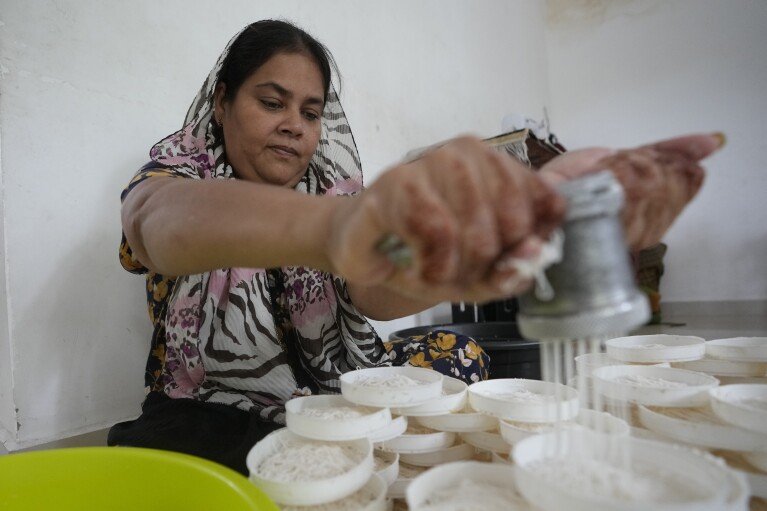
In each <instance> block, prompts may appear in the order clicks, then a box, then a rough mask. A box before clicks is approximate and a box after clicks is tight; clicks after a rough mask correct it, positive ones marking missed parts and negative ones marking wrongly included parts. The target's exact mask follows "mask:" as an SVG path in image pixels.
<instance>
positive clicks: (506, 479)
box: [406, 461, 530, 511]
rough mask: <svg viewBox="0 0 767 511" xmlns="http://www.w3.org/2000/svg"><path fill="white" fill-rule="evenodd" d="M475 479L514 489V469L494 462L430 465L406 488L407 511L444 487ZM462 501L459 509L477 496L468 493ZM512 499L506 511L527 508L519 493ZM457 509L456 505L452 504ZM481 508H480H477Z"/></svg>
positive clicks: (414, 508)
mask: <svg viewBox="0 0 767 511" xmlns="http://www.w3.org/2000/svg"><path fill="white" fill-rule="evenodd" d="M467 480H468V481H476V482H478V483H480V482H481V483H484V484H492V485H494V486H498V487H499V488H502V489H503V490H505V491H507V492H508V491H511V492H513V491H514V468H513V467H510V466H506V465H502V464H498V463H482V462H479V461H457V462H455V463H447V464H445V465H440V466H439V467H434V468H432V469H431V470H429V471H428V472H424V473H423V474H421V475H419V476H418V477H416V478H415V479H414V480H413V482H412V483H411V484H410V486H408V488H407V492H406V493H407V505H408V507H409V508H410V511H418V509H419V508H420V507H421V506H423V505H424V504H426V503H427V502H428V499H429V498H430V497H431V496H432V495H434V494H438V493H439V492H440V491H443V490H445V489H448V488H453V487H455V486H457V485H461V484H465V482H466V481H467ZM465 498H466V501H465V502H461V504H463V505H464V506H465V507H462V508H461V509H472V508H473V507H472V508H470V507H468V506H467V505H469V504H472V503H473V504H475V505H476V504H477V501H478V500H479V496H478V495H473V494H471V492H469V493H468V494H467V495H466V496H465ZM516 500H517V501H516V502H514V501H513V500H510V501H509V503H508V504H509V505H508V508H507V509H509V510H515V511H516V510H519V511H523V510H524V511H527V510H528V509H530V508H529V507H528V505H527V503H525V502H524V501H523V500H522V497H521V496H518V495H517V496H516ZM456 508H458V506H456ZM479 509H481V507H479Z"/></svg>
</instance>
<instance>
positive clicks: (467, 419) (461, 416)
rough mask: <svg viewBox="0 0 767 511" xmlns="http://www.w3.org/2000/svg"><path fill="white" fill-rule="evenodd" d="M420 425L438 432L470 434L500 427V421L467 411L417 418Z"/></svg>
mask: <svg viewBox="0 0 767 511" xmlns="http://www.w3.org/2000/svg"><path fill="white" fill-rule="evenodd" d="M414 420H415V421H416V422H417V423H418V424H420V425H422V426H426V427H427V428H431V429H436V430H437V431H451V432H453V433H468V432H471V431H488V430H491V429H495V428H497V427H498V419H497V418H495V417H492V416H490V415H485V414H484V413H479V412H474V411H466V412H460V413H448V414H445V415H434V416H431V417H415V419H414Z"/></svg>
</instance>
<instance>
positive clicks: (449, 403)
mask: <svg viewBox="0 0 767 511" xmlns="http://www.w3.org/2000/svg"><path fill="white" fill-rule="evenodd" d="M468 388H469V386H468V385H467V384H466V382H464V381H463V380H458V379H456V378H451V377H449V376H444V377H443V380H442V393H443V394H444V395H442V396H440V397H438V398H436V399H433V400H432V401H428V402H426V403H424V404H422V405H416V406H408V407H406V408H393V409H392V413H395V414H397V415H407V416H408V417H429V416H433V415H444V414H446V413H452V412H457V411H460V410H463V408H464V407H465V406H466V392H467V390H468Z"/></svg>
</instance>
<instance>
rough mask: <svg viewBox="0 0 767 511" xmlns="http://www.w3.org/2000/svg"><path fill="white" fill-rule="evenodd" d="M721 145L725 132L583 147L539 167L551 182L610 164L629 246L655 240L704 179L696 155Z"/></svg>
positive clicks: (646, 244)
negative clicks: (621, 197) (615, 147)
mask: <svg viewBox="0 0 767 511" xmlns="http://www.w3.org/2000/svg"><path fill="white" fill-rule="evenodd" d="M722 145H724V136H723V135H722V134H719V133H716V134H712V135H690V136H685V137H679V138H673V139H669V140H663V141H661V142H656V143H654V144H650V145H646V146H642V147H638V148H635V149H626V150H621V151H611V150H608V149H584V150H580V151H572V152H569V153H566V154H564V155H562V156H558V157H556V158H554V159H553V160H552V161H551V162H549V163H548V164H546V165H545V166H544V167H543V168H542V169H541V176H542V177H543V178H544V179H545V180H546V181H547V182H548V183H549V184H551V185H554V186H556V185H557V184H559V183H561V182H562V181H565V180H569V179H574V178H577V177H580V176H583V175H585V174H588V173H591V172H596V171H600V170H605V169H609V170H611V171H612V172H613V174H615V176H616V178H617V179H618V181H620V183H621V184H622V185H623V189H624V191H625V194H626V202H625V205H624V208H623V212H622V218H623V225H624V229H625V233H626V242H627V244H628V245H629V247H630V248H631V249H633V250H640V249H642V248H647V247H650V246H652V245H654V244H656V243H658V242H659V241H660V240H661V238H662V236H663V235H664V234H665V233H666V231H667V230H668V229H669V227H671V224H672V223H673V222H674V220H675V219H676V218H677V217H678V216H679V214H680V213H681V212H682V210H683V209H684V208H685V206H687V204H689V202H690V201H691V200H692V199H693V198H694V197H695V195H696V194H697V193H698V191H699V190H700V187H701V185H702V184H703V178H704V170H703V168H702V167H701V166H700V161H701V160H703V159H704V158H706V157H707V156H709V155H710V154H712V153H713V152H714V151H716V150H717V149H719V148H720V147H722Z"/></svg>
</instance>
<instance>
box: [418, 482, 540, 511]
mask: <svg viewBox="0 0 767 511" xmlns="http://www.w3.org/2000/svg"><path fill="white" fill-rule="evenodd" d="M509 486H511V488H510V487H509ZM509 486H496V485H494V484H491V483H487V482H483V481H472V480H470V479H468V478H467V479H463V480H462V481H461V482H460V483H459V484H454V485H452V486H450V487H448V488H442V489H439V490H437V491H435V492H434V493H433V494H432V495H429V497H428V499H427V500H426V502H425V503H424V504H423V505H422V506H419V507H418V508H417V511H477V510H478V509H481V510H482V511H511V510H527V509H530V508H529V506H528V504H526V503H525V502H524V500H522V497H520V496H519V495H518V494H517V493H516V492H515V491H514V490H513V489H512V488H513V485H512V484H510V485H509Z"/></svg>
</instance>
